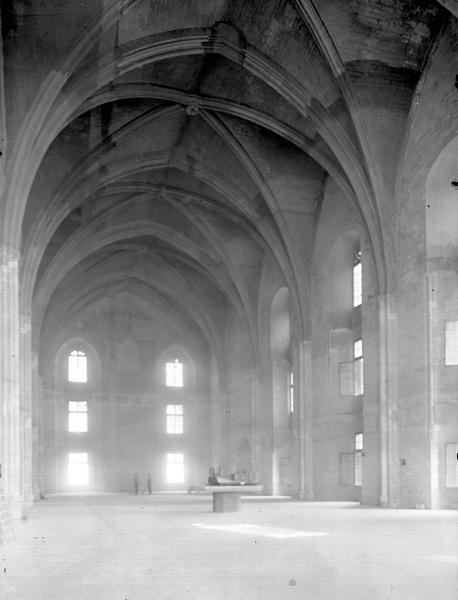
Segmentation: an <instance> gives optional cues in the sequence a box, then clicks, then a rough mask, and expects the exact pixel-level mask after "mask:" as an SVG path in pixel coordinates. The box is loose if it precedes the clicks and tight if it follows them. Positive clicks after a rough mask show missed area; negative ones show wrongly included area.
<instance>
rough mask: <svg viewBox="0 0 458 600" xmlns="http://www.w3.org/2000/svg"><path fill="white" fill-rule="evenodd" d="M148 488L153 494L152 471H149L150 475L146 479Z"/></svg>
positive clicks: (149, 492)
mask: <svg viewBox="0 0 458 600" xmlns="http://www.w3.org/2000/svg"><path fill="white" fill-rule="evenodd" d="M146 489H147V490H148V494H149V495H150V496H151V494H152V493H153V479H152V477H151V473H148V477H147V479H146Z"/></svg>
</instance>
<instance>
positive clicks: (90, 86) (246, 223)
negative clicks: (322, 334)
mask: <svg viewBox="0 0 458 600" xmlns="http://www.w3.org/2000/svg"><path fill="white" fill-rule="evenodd" d="M60 4H61V8H60V9H59V10H57V8H56V4H55V3H54V2H49V1H46V0H41V1H40V2H30V1H28V0H22V1H8V2H5V3H3V2H2V26H3V39H4V59H5V89H6V105H7V111H8V114H9V115H10V120H9V125H8V127H9V135H8V142H9V144H10V145H11V147H10V148H9V153H10V154H11V155H12V156H14V157H15V158H17V160H18V161H19V160H20V163H19V162H16V163H14V161H12V162H11V165H10V166H9V170H7V185H8V189H9V192H10V198H13V197H14V198H15V201H14V202H11V206H12V208H8V207H7V209H6V210H10V212H11V219H10V222H11V223H12V226H11V230H12V231H8V232H5V235H12V236H13V234H14V233H17V235H18V236H20V238H21V249H22V250H21V252H22V277H23V284H24V293H23V302H24V303H25V305H27V303H32V304H33V306H34V319H35V322H36V324H37V328H38V330H40V329H41V328H42V326H43V323H46V319H47V321H48V323H52V326H53V327H56V324H58V323H63V322H65V321H66V320H68V319H71V318H73V317H75V316H77V315H78V314H79V313H81V311H83V310H85V309H86V308H87V307H88V306H91V305H92V304H93V303H95V302H96V301H98V300H99V299H100V298H102V297H104V296H106V295H107V294H108V293H109V291H110V290H125V289H128V290H129V291H130V292H131V293H134V294H137V295H138V297H139V298H140V297H141V298H143V299H144V300H146V302H150V303H151V304H152V305H154V306H156V307H159V308H160V309H161V310H163V311H164V312H166V313H167V314H168V315H170V316H171V317H172V318H173V319H175V320H176V321H177V322H179V323H180V324H182V326H183V328H185V329H186V330H187V331H189V332H192V333H193V334H195V335H197V336H199V335H200V336H202V337H203V338H204V339H205V340H206V341H207V342H208V343H209V344H210V345H211V346H213V345H217V344H218V343H220V342H221V339H220V338H221V337H222V336H223V334H224V332H223V330H222V323H223V322H224V318H225V316H227V313H228V312H230V311H234V312H235V314H237V315H238V317H239V318H240V319H241V320H242V322H243V323H244V324H246V327H247V329H248V331H249V333H250V336H251V337H252V339H253V340H254V339H255V338H256V335H257V331H256V327H257V320H256V317H255V315H256V309H257V306H258V300H259V298H258V294H259V286H260V281H261V277H262V273H263V269H264V268H265V265H266V263H267V262H274V263H275V264H276V265H277V266H278V268H279V270H280V271H281V272H282V276H283V278H284V283H285V284H286V285H287V286H288V287H289V288H290V290H291V293H292V301H293V306H294V303H295V302H296V308H297V310H298V312H299V313H301V311H302V320H300V321H301V323H302V325H303V326H306V325H304V324H306V322H307V302H308V296H307V294H308V288H309V277H310V272H309V267H308V265H309V261H310V257H311V253H312V250H313V243H314V235H315V230H316V223H317V221H318V219H319V214H320V205H321V201H322V196H323V190H324V186H325V184H326V180H327V178H329V177H332V178H333V179H334V180H335V181H336V182H337V184H338V185H339V186H340V188H341V190H342V193H343V194H345V195H346V196H347V197H348V198H349V199H350V201H351V202H353V204H354V207H355V210H357V211H358V213H359V214H360V216H361V219H362V221H363V223H364V224H365V227H366V228H367V230H368V233H369V235H370V236H371V237H372V238H373V239H375V238H377V236H380V235H382V234H383V230H384V227H385V223H384V217H383V203H386V202H387V200H386V198H387V196H388V197H389V193H390V190H392V185H393V181H394V172H395V160H396V152H397V149H398V148H399V145H400V143H401V141H402V136H403V131H404V127H405V123H406V119H407V115H408V112H409V110H410V107H411V103H412V97H413V94H414V91H415V88H416V85H417V83H418V81H419V78H420V77H421V73H422V70H423V68H424V65H425V61H426V60H427V57H428V52H429V51H430V49H431V47H432V44H434V41H435V40H436V38H437V36H438V35H440V30H441V28H442V27H444V26H445V25H446V23H447V20H448V18H449V13H448V12H447V10H446V8H444V7H443V6H441V3H439V2H436V1H433V0H423V1H421V2H418V1H414V0H405V1H403V2H400V1H398V0H384V1H383V2H375V1H374V2H368V1H367V0H350V1H348V2H341V1H339V0H315V2H313V3H312V2H310V1H307V0H263V1H262V2H261V1H259V2H258V1H250V2H247V1H246V0H212V1H211V2H208V1H204V0H186V1H184V0H168V1H162V0H157V1H153V2H152V1H151V0H129V1H127V0H124V1H120V0H119V1H115V0H112V1H110V2H94V1H93V0H86V1H81V0H78V1H76V0H75V1H73V0H65V2H63V3H60ZM444 4H445V3H444ZM19 65H20V66H21V68H20V69H19V68H18V66H19ZM24 82H25V83H24ZM9 89H10V90H13V91H11V92H9V91H8V90H9ZM18 89H19V90H21V94H20V98H19V96H18V93H17V90H18ZM18 164H20V165H21V167H20V168H19V167H18V166H17V165H18ZM15 228H16V229H17V231H16V232H15ZM379 259H380V261H381V262H383V256H380V257H379ZM304 298H305V301H304ZM295 299H296V300H295Z"/></svg>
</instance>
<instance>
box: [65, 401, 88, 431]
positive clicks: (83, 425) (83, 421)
mask: <svg viewBox="0 0 458 600" xmlns="http://www.w3.org/2000/svg"><path fill="white" fill-rule="evenodd" d="M68 431H69V432H70V433H85V432H86V431H87V402H73V401H70V402H69V403H68Z"/></svg>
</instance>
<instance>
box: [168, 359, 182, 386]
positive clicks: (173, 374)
mask: <svg viewBox="0 0 458 600" xmlns="http://www.w3.org/2000/svg"><path fill="white" fill-rule="evenodd" d="M165 384H166V386H167V387H183V363H181V362H180V361H179V360H178V359H177V358H175V360H173V361H169V362H167V363H165Z"/></svg>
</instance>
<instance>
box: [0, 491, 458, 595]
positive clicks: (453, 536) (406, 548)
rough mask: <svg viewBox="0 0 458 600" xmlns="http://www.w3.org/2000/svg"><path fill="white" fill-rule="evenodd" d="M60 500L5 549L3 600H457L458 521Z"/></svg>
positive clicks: (311, 509)
mask: <svg viewBox="0 0 458 600" xmlns="http://www.w3.org/2000/svg"><path fill="white" fill-rule="evenodd" d="M242 504H243V506H242V512H240V513H232V514H228V513H226V514H214V513H212V512H210V510H211V508H210V507H211V497H209V496H188V495H153V496H128V495H101V496H79V497H78V496H71V497H53V498H49V499H47V500H44V501H42V502H40V503H39V504H37V505H36V506H35V507H34V509H33V511H32V513H31V515H30V518H29V520H28V521H24V522H20V523H18V524H17V528H16V529H17V531H16V541H15V542H13V543H11V544H10V545H8V546H6V547H0V559H1V569H0V598H1V599H2V600H57V599H58V600H165V599H167V600H169V599H170V600H172V599H173V600H179V599H186V600H191V599H199V600H204V599H207V598H208V599H212V600H257V599H261V598H262V599H275V600H286V599H300V600H308V599H310V600H346V599H352V600H394V599H399V600H401V599H402V600H423V599H424V600H433V599H436V598H437V599H438V600H456V599H457V598H458V512H456V511H443V512H431V511H413V510H399V511H390V510H381V509H364V508H358V507H351V506H345V505H339V504H335V505H333V504H326V503H324V504H319V503H313V504H307V503H300V502H294V501H285V500H282V501H279V500H277V501H273V500H267V499H264V500H262V499H259V498H256V499H255V498H251V499H249V500H248V499H247V500H244V501H243V502H242Z"/></svg>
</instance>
